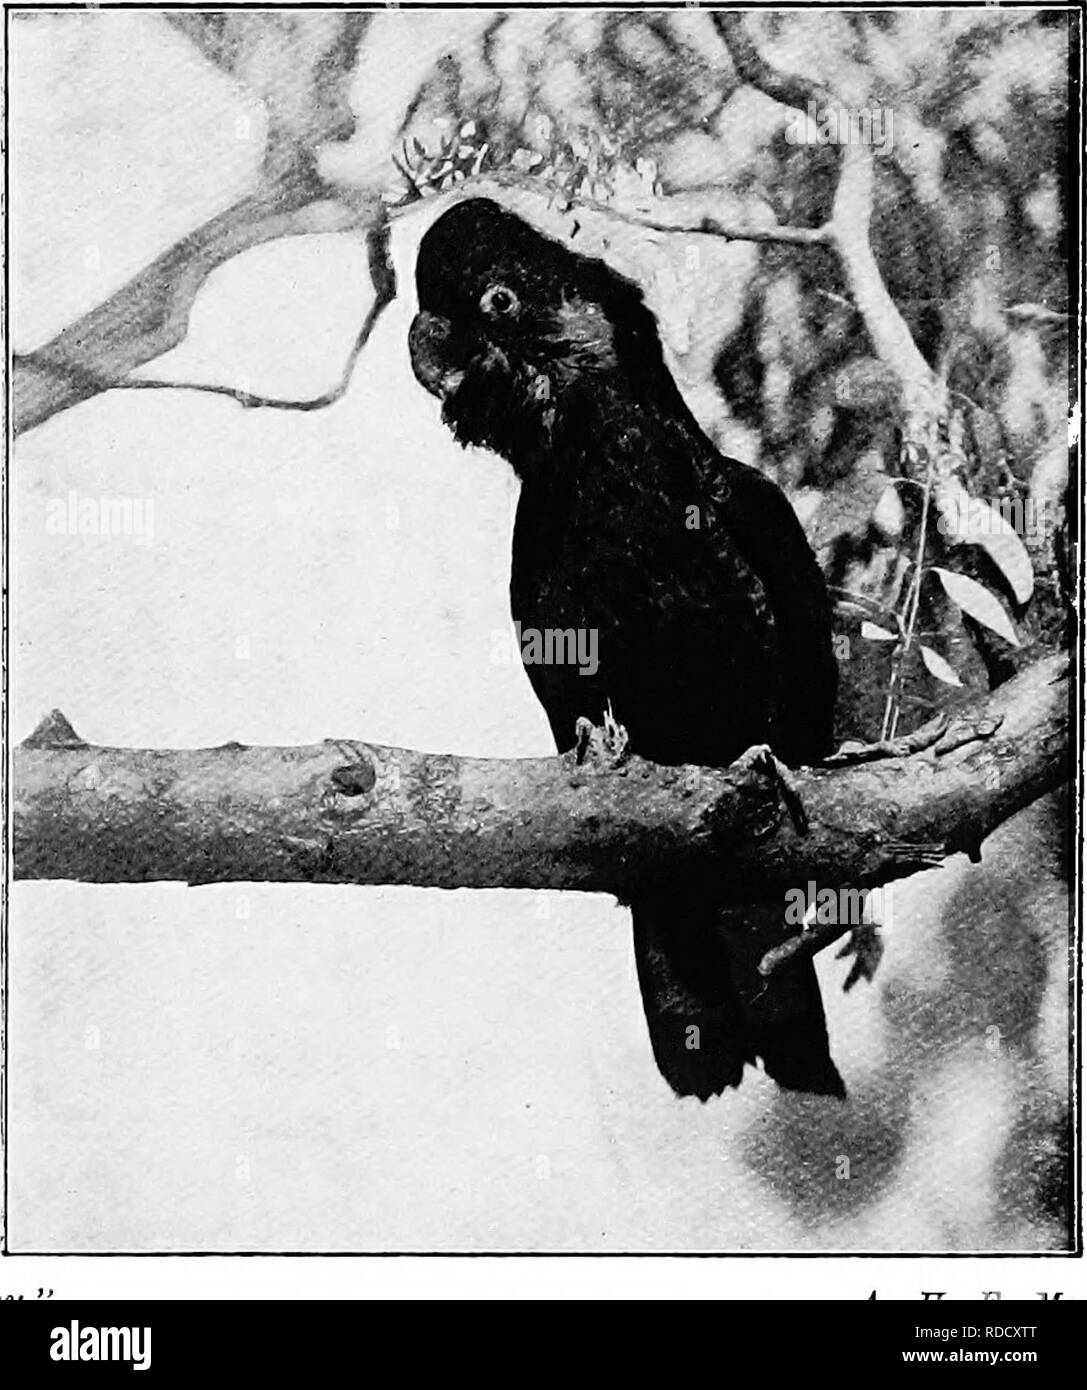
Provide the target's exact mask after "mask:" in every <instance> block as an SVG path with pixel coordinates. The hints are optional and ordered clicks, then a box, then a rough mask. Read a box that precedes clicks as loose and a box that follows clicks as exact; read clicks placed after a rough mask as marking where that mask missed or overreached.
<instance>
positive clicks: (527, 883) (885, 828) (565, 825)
mask: <svg viewBox="0 0 1087 1390" xmlns="http://www.w3.org/2000/svg"><path fill="white" fill-rule="evenodd" d="M1069 692H1070V682H1069V678H1068V675H1067V661H1066V659H1065V658H1064V657H1061V656H1054V657H1048V658H1046V659H1044V660H1042V661H1040V662H1038V663H1037V664H1036V665H1034V666H1032V667H1030V668H1028V669H1027V670H1026V671H1024V672H1022V673H1021V674H1020V675H1018V676H1016V677H1015V678H1014V679H1013V680H1011V681H1009V682H1008V683H1007V684H1006V685H1003V686H1001V687H1000V688H999V689H997V690H996V691H995V692H993V693H992V694H991V695H989V696H988V697H987V698H986V699H984V700H980V701H977V702H976V703H974V704H973V705H969V706H964V707H963V708H962V709H961V710H958V711H956V713H955V715H954V718H953V722H952V724H951V726H950V727H949V728H948V729H947V730H946V732H944V733H943V734H942V735H941V737H940V738H939V740H938V741H937V742H936V743H935V744H933V745H931V746H930V747H929V748H927V749H925V750H924V751H923V752H917V753H914V754H912V755H911V756H909V757H903V758H892V759H887V760H885V761H878V762H870V763H864V764H861V765H858V766H853V767H848V766H847V767H836V768H832V769H815V770H808V769H804V770H801V771H799V772H797V773H796V774H795V775H794V776H793V777H791V778H790V789H789V794H788V795H783V789H782V787H781V786H780V784H779V783H778V781H777V778H776V776H775V775H774V774H773V772H772V768H770V766H769V764H768V762H767V761H766V760H764V759H761V758H759V757H757V756H756V757H747V758H745V759H741V760H740V762H738V763H737V764H735V765H734V766H733V767H731V768H725V769H718V768H697V767H660V766H657V765H654V764H651V763H646V762H644V761H642V760H640V759H639V758H637V757H636V756H635V757H631V758H629V759H627V760H626V761H621V762H619V761H616V760H613V759H611V758H610V757H608V755H607V754H606V753H604V754H602V753H600V752H599V750H598V751H597V753H596V754H595V755H594V756H592V757H590V759H589V761H587V762H586V763H584V764H582V765H578V764H577V762H576V760H575V756H574V755H573V754H569V755H567V756H565V757H561V758H560V757H553V758H538V759H524V760H493V759H477V758H456V757H451V756H445V755H437V754H426V753H417V752H409V751H406V750H404V749H395V748H385V747H378V746H375V745H371V744H365V743H358V742H354V741H350V740H328V741H326V742H325V743H323V744H316V745H311V746H308V747H301V748H246V747H243V746H241V745H238V744H228V745H225V746H224V747H222V748H212V749H193V750H181V751H147V750H141V749H125V748H105V747H96V746H92V745H89V744H85V743H83V742H82V741H80V740H79V739H77V738H76V736H75V735H74V734H73V733H72V731H71V729H70V728H69V727H68V725H67V722H66V721H65V720H64V719H63V717H62V716H59V715H54V716H51V717H50V719H49V720H46V721H45V722H44V723H43V724H42V725H41V726H40V727H39V729H38V730H36V731H35V733H34V734H33V735H31V737H30V738H29V739H27V740H26V742H25V743H23V744H22V745H20V746H19V747H17V748H16V749H15V752H14V778H13V810H14V817H13V819H14V869H15V877H16V878H21V879H57V878H64V879H76V880H80V881H84V882H110V883H113V882H123V883H143V882H147V881H150V880H181V881H183V882H188V883H213V882H215V883H219V882H236V881H257V882H294V881H303V882H324V883H355V884H415V885H419V886H424V887H427V886H429V887H440V888H499V887H503V888H555V889H573V890H581V891H591V892H607V893H614V894H616V895H617V896H619V897H620V898H621V899H625V898H627V897H628V896H629V895H630V894H631V893H633V892H635V891H636V890H637V888H638V887H639V886H642V885H644V884H645V883H646V882H647V881H653V882H656V883H658V884H659V882H660V881H661V876H662V875H664V874H673V873H683V874H691V873H698V874H704V875H706V876H707V877H708V878H709V879H710V880H712V882H713V883H714V885H715V888H716V889H717V891H719V893H720V897H721V901H722V902H729V901H734V902H748V901H753V900H758V899H772V898H778V897H780V896H781V895H782V894H783V893H784V892H785V891H786V890H787V889H788V888H789V887H791V886H795V885H796V884H797V883H801V884H803V883H806V882H807V881H808V880H809V879H815V880H817V881H818V882H819V884H820V885H821V886H823V885H827V886H832V885H852V886H858V887H865V886H873V885H875V884H879V883H883V882H887V881H889V880H891V879H895V878H900V877H904V876H906V875H909V874H911V873H914V872H916V871H917V870H919V869H921V868H925V867H930V866H931V865H933V864H934V863H938V862H939V861H940V860H941V859H942V858H943V857H945V856H947V855H950V854H953V853H956V852H958V851H961V850H967V851H970V852H975V853H976V851H977V847H978V846H979V845H980V844H981V842H982V840H983V839H984V838H985V837H986V836H987V835H988V834H989V833H990V832H991V831H992V830H993V829H994V828H995V827H996V826H997V825H999V824H1000V823H1001V822H1002V821H1004V820H1006V819H1007V818H1008V817H1009V816H1011V815H1013V814H1014V813H1015V812H1016V811H1018V810H1020V809H1021V808H1022V807H1024V806H1026V805H1028V804H1029V803H1030V802H1032V801H1034V800H1036V799H1037V798H1038V797H1040V796H1041V795H1043V794H1044V793H1045V792H1046V791H1048V790H1050V789H1052V788H1053V787H1056V786H1058V785H1060V784H1061V783H1062V782H1064V781H1065V780H1066V779H1067V778H1068V776H1069V775H1070V771H1071V766H1070V761H1069V747H1070V742H1069ZM794 795H796V796H798V797H799V799H800V801H801V803H802V805H803V809H804V813H805V817H804V819H805V820H806V825H803V823H802V821H801V820H800V818H798V817H797V816H796V814H795V813H794V810H793V796H794Z"/></svg>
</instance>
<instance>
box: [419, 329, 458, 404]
mask: <svg viewBox="0 0 1087 1390" xmlns="http://www.w3.org/2000/svg"><path fill="white" fill-rule="evenodd" d="M454 344H455V338H454V333H453V325H452V324H451V323H450V322H449V320H448V319H445V318H442V317H441V315H439V314H430V313H427V312H426V311H425V310H420V311H419V313H418V314H416V315H415V318H414V319H412V322H411V328H410V329H409V330H408V352H409V353H410V355H411V369H412V371H413V372H414V373H415V379H416V380H417V381H418V382H419V384H420V386H425V387H426V389H427V390H428V391H429V392H430V394H431V395H432V396H438V397H439V398H440V399H442V400H444V399H445V397H446V396H448V395H449V394H450V392H452V391H455V390H456V388H457V387H458V386H459V385H460V383H461V382H462V381H463V380H464V370H463V369H462V368H460V367H458V366H457V365H456V352H455V348H454Z"/></svg>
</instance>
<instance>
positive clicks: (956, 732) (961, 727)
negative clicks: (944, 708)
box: [820, 714, 1003, 767]
mask: <svg viewBox="0 0 1087 1390" xmlns="http://www.w3.org/2000/svg"><path fill="white" fill-rule="evenodd" d="M1002 723H1003V716H1002V715H997V716H995V717H991V718H985V719H974V720H970V719H953V718H951V717H950V716H949V715H947V714H938V715H936V717H935V718H934V719H930V720H929V721H928V723H927V724H922V725H921V727H920V728H919V729H914V730H913V732H912V733H908V734H903V735H902V736H901V737H900V738H885V739H880V740H878V741H877V742H876V743H860V742H857V741H856V740H852V739H850V740H847V741H846V742H845V743H843V744H842V746H841V747H840V748H839V749H838V751H837V752H836V753H832V754H831V755H830V757H829V758H824V759H823V761H822V763H820V767H851V766H853V765H855V764H857V763H871V762H875V761H876V760H877V759H880V758H908V757H910V756H911V755H912V754H914V753H923V752H924V751H925V750H926V749H928V748H931V749H932V750H933V751H934V752H935V754H936V756H937V757H938V758H940V757H943V756H944V754H945V753H951V752H953V751H954V750H955V749H956V748H962V747H963V746H964V745H965V744H967V743H974V742H976V741H977V740H979V739H986V738H992V736H993V735H994V734H995V733H996V731H997V730H998V729H999V728H1000V725H1001V724H1002Z"/></svg>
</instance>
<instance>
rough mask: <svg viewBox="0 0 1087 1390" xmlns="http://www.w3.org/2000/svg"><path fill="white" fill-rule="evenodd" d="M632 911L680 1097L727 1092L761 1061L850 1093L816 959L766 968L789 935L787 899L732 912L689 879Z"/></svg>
mask: <svg viewBox="0 0 1087 1390" xmlns="http://www.w3.org/2000/svg"><path fill="white" fill-rule="evenodd" d="M631 909H632V911H633V914H634V953H635V957H636V959H637V963H638V981H639V983H640V985H641V990H642V1002H643V1004H644V1006H645V1016H646V1021H647V1022H648V1024H649V1037H650V1041H651V1042H652V1045H653V1055H654V1057H655V1058H656V1060H657V1066H658V1067H659V1068H660V1070H661V1074H662V1075H663V1076H664V1078H665V1080H666V1081H667V1082H668V1084H669V1085H670V1086H671V1087H672V1089H673V1091H675V1092H676V1094H677V1095H681V1096H688V1095H695V1096H698V1097H699V1098H700V1099H701V1100H707V1099H708V1098H709V1097H710V1096H713V1095H719V1094H720V1093H721V1091H723V1090H724V1088H725V1087H726V1086H738V1085H739V1084H740V1081H741V1080H742V1078H743V1069H744V1065H745V1063H749V1064H750V1065H752V1066H754V1065H755V1063H756V1059H761V1061H762V1064H763V1066H764V1068H765V1069H766V1072H767V1074H768V1075H769V1076H771V1077H773V1079H774V1080H775V1081H776V1082H777V1083H778V1085H779V1086H783V1087H785V1088H786V1089H787V1090H790V1091H813V1092H815V1093H817V1094H819V1095H830V1096H843V1097H844V1095H845V1087H844V1085H843V1084H842V1078H841V1077H840V1076H839V1075H838V1070H837V1068H836V1067H835V1065H834V1063H833V1061H832V1060H831V1057H830V1047H829V1044H828V1041H827V1025H826V1019H825V1017H824V1015H823V1001H822V998H821V997H820V994H819V985H818V983H817V981H816V978H815V967H814V965H813V964H812V962H811V960H810V959H806V960H801V961H798V962H796V963H794V964H791V965H787V966H785V967H784V968H783V969H782V970H780V971H779V972H777V973H775V975H774V976H773V977H772V978H771V979H767V978H765V977H763V976H762V975H760V974H759V972H758V964H759V961H760V960H761V959H762V957H763V955H764V954H765V952H766V951H768V950H769V949H770V947H772V946H775V945H778V944H779V943H780V942H781V940H782V939H783V937H784V935H785V930H784V924H783V908H782V907H779V906H772V905H769V904H767V905H759V906H756V907H751V908H747V907H745V908H741V909H736V908H729V909H727V910H724V911H722V910H721V909H719V908H714V907H713V906H712V902H710V901H708V900H707V898H706V897H705V895H702V894H699V893H697V892H696V891H694V890H693V889H684V888H682V887H681V888H680V889H679V890H678V891H676V892H674V893H671V892H669V893H663V892H662V893H660V894H656V895H653V896H651V897H643V896H639V897H638V898H637V899H636V900H635V901H634V902H633V903H632V904H631Z"/></svg>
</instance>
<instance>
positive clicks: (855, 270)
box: [712, 10, 946, 417]
mask: <svg viewBox="0 0 1087 1390" xmlns="http://www.w3.org/2000/svg"><path fill="white" fill-rule="evenodd" d="M712 17H713V22H714V24H715V26H716V27H717V31H718V33H719V34H720V35H721V37H722V38H723V39H724V41H725V45H726V47H727V48H728V51H729V56H730V58H731V59H732V64H733V66H734V67H735V69H736V72H737V74H738V75H739V76H740V77H741V78H742V79H743V80H744V81H745V82H747V83H748V84H749V85H750V86H752V87H754V88H756V90H758V91H760V92H762V93H764V94H765V95H766V96H769V97H772V98H773V99H774V100H775V101H779V102H781V103H782V104H783V105H785V106H790V107H793V108H794V109H797V110H801V111H805V112H806V110H807V107H808V106H809V104H812V105H815V106H817V107H821V108H823V109H824V110H827V109H830V110H836V109H838V108H840V107H841V106H842V105H843V103H842V101H841V98H840V97H838V96H837V95H836V94H835V93H834V92H832V91H831V90H830V89H829V88H827V87H825V86H824V85H823V84H822V83H820V82H816V81H815V80H813V79H812V78H808V77H803V76H801V75H800V74H798V73H783V72H779V71H778V69H777V68H775V67H774V66H773V64H771V63H769V62H767V60H766V59H765V58H764V57H763V56H762V54H761V53H760V52H759V50H758V48H757V47H756V45H755V43H754V41H753V40H752V39H751V37H750V35H749V34H748V32H747V29H746V27H745V24H744V16H743V14H742V13H740V12H736V11H720V10H715V11H714V12H713V16H712ZM874 175H875V170H874V164H873V157H872V151H871V149H870V148H868V147H867V146H866V145H863V144H858V143H853V142H848V143H845V144H843V145H842V146H841V147H840V168H839V177H838V186H837V188H836V189H835V193H834V203H833V208H832V211H831V217H830V221H829V222H827V223H825V224H824V226H823V227H821V228H819V229H818V230H819V232H820V240H821V241H822V242H823V244H825V245H828V246H830V247H831V249H832V250H833V251H834V252H835V253H836V254H837V256H838V259H839V261H840V262H841V265H842V269H843V271H844V272H845V276H846V280H847V281H848V283H849V288H850V291H851V293H852V297H853V303H854V305H855V307H856V309H857V312H858V313H859V314H860V316H861V319H862V320H863V322H864V326H865V328H866V330H867V332H868V336H869V338H870V339H871V342H872V347H873V350H874V351H875V354H876V356H877V357H878V358H879V359H880V360H881V361H883V362H885V363H886V364H887V365H888V366H889V367H890V368H892V370H893V371H894V373H895V376H896V379H897V380H898V382H899V384H900V387H901V392H902V402H903V406H904V407H905V409H906V411H907V413H909V414H914V413H921V414H923V415H926V416H932V417H935V416H937V415H939V414H940V413H941V411H942V409H943V407H944V405H945V403H946V393H945V391H944V388H943V386H942V384H941V383H940V381H939V379H938V378H937V376H936V373H935V372H934V371H933V370H932V368H931V367H930V366H929V365H928V363H927V362H926V361H925V358H924V356H923V354H922V353H921V351H920V349H919V348H918V346H917V344H916V343H915V342H914V340H913V335H912V333H911V332H910V329H909V325H908V324H907V323H906V320H905V319H904V318H903V317H902V315H901V313H900V312H899V310H898V306H897V305H896V304H895V302H894V300H893V299H892V298H891V295H890V294H889V292H888V290H887V286H886V285H885V284H884V283H883V277H882V275H881V274H880V272H879V267H878V265H877V264H876V258H875V255H874V254H873V251H872V243H871V239H870V236H869V228H870V225H871V221H872V195H873V181H874Z"/></svg>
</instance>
